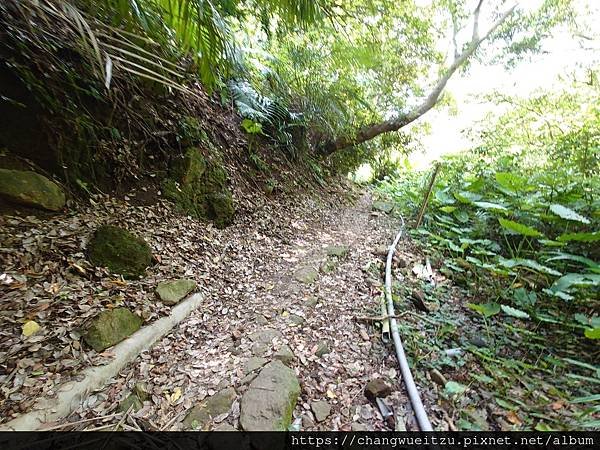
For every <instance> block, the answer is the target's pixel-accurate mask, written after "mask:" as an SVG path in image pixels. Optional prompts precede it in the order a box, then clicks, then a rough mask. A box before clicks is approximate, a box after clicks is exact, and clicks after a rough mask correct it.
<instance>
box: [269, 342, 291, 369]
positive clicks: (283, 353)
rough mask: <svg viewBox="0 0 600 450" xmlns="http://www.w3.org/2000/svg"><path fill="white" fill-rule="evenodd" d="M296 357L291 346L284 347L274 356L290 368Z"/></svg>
mask: <svg viewBox="0 0 600 450" xmlns="http://www.w3.org/2000/svg"><path fill="white" fill-rule="evenodd" d="M294 356H295V355H294V352H293V351H292V349H291V348H290V347H289V346H287V345H284V346H282V347H281V348H280V349H279V350H277V351H276V352H275V354H274V355H273V358H274V359H278V360H279V361H281V362H282V363H284V364H285V365H286V366H288V365H290V363H291V362H292V361H293V360H294Z"/></svg>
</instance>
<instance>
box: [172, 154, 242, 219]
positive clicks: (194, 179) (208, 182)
mask: <svg viewBox="0 0 600 450" xmlns="http://www.w3.org/2000/svg"><path fill="white" fill-rule="evenodd" d="M164 192H165V196H166V197H167V198H168V199H170V200H172V201H173V202H174V203H175V204H176V205H177V207H178V208H179V209H180V210H181V211H183V212H184V213H186V214H189V215H190V216H192V217H196V218H200V219H209V220H212V221H214V223H215V225H216V226H217V227H219V228H224V227H226V226H227V225H229V224H230V223H231V222H232V221H233V216H234V214H235V208H234V205H233V197H232V195H231V192H230V191H229V189H228V188H227V171H226V170H225V168H224V167H223V166H222V164H221V163H220V162H219V161H218V160H217V159H216V158H212V159H208V158H206V157H204V156H203V155H202V153H201V152H200V150H199V149H198V148H190V149H188V150H187V151H186V153H185V155H184V157H183V158H182V159H181V160H179V161H178V162H176V163H175V164H174V165H173V168H172V177H171V178H168V179H167V180H166V181H165V182H164Z"/></svg>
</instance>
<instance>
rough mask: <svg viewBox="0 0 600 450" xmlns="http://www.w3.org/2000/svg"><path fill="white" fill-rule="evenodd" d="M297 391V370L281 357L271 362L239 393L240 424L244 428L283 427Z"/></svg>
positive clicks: (294, 402)
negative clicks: (286, 364) (240, 399)
mask: <svg viewBox="0 0 600 450" xmlns="http://www.w3.org/2000/svg"><path fill="white" fill-rule="evenodd" d="M299 395H300V384H299V382H298V378H297V377H296V373H295V372H294V371H293V370H292V369H290V368H289V367H286V366H285V365H284V364H283V363H282V362H281V361H272V362H270V363H269V364H267V365H266V366H265V367H264V368H263V369H262V370H261V371H260V373H259V374H258V376H257V377H256V378H255V379H254V380H253V381H252V383H250V386H249V388H248V390H247V391H246V393H245V394H244V395H243V396H242V401H241V408H240V424H241V425H242V428H243V429H244V430H245V431H286V430H287V429H288V427H289V426H290V424H291V422H292V415H293V411H294V407H295V406H296V402H297V401H298V396H299Z"/></svg>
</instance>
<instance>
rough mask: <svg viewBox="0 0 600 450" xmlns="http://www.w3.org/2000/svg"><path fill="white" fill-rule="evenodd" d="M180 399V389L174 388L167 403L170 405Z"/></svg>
mask: <svg viewBox="0 0 600 450" xmlns="http://www.w3.org/2000/svg"><path fill="white" fill-rule="evenodd" d="M180 398H181V388H180V387H176V388H175V389H174V390H173V393H172V394H171V395H170V396H169V402H170V403H171V404H175V402H176V401H177V400H179V399H180Z"/></svg>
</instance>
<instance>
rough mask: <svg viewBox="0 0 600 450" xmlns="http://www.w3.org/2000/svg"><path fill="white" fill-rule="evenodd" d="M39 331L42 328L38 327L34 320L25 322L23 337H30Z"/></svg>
mask: <svg viewBox="0 0 600 450" xmlns="http://www.w3.org/2000/svg"><path fill="white" fill-rule="evenodd" d="M39 329H40V326H39V325H38V323H37V322H35V321H34V320H30V321H28V322H25V324H24V325H23V335H24V336H26V337H29V336H31V335H32V334H35V333H37V332H38V330H39Z"/></svg>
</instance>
